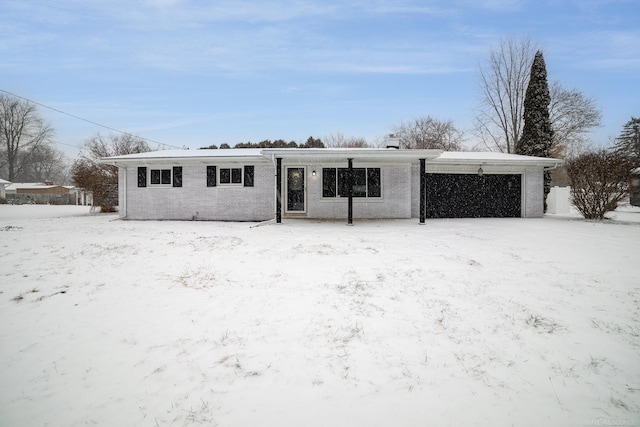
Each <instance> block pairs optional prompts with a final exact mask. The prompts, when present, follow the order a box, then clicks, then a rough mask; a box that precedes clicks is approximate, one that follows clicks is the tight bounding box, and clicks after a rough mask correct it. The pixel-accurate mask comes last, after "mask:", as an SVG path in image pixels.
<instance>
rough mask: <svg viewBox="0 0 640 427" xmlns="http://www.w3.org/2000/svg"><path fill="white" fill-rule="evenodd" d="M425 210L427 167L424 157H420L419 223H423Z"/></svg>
mask: <svg viewBox="0 0 640 427" xmlns="http://www.w3.org/2000/svg"><path fill="white" fill-rule="evenodd" d="M426 211H427V168H426V165H425V159H420V224H424V220H425V216H426Z"/></svg>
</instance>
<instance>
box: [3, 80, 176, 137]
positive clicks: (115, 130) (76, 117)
mask: <svg viewBox="0 0 640 427" xmlns="http://www.w3.org/2000/svg"><path fill="white" fill-rule="evenodd" d="M0 92H4V93H6V94H8V95H11V96H15V97H16V98H20V99H23V100H25V101H29V102H31V103H33V104H36V105H39V106H41V107H44V108H48V109H49V110H52V111H55V112H57V113H60V114H64V115H67V116H69V117H73V118H74V119H78V120H82V121H83V122H87V123H91V124H92V125H96V126H100V127H102V128H105V129H109V130H111V131H113V132H118V133H121V134H123V135H127V136H132V137H134V138H140V139H143V140H145V141H149V142H152V143H154V144H159V145H163V146H166V147H171V148H177V149H179V150H182V149H184V147H176V146H175V145H171V144H165V143H164V142H160V141H154V140H153V139H149V138H144V137H142V136H137V135H133V134H131V133H129V132H125V131H122V130H118V129H115V128H112V127H110V126H106V125H103V124H100V123H97V122H94V121H92V120H89V119H85V118H83V117H79V116H76V115H75V114H71V113H67V112H66V111H62V110H58V109H57V108H53V107H50V106H48V105H45V104H42V103H40V102H37V101H33V100H31V99H29V98H25V97H24V96H20V95H16V94H15V93H11V92H9V91H8V90H4V89H0ZM59 144H63V143H62V142H60V143H59ZM63 145H69V144H63ZM72 147H73V146H72Z"/></svg>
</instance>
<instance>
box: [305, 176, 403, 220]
mask: <svg viewBox="0 0 640 427" xmlns="http://www.w3.org/2000/svg"><path fill="white" fill-rule="evenodd" d="M326 167H335V166H332V165H328V166H326ZM338 167H344V166H342V165H340V166H338ZM362 167H379V168H380V173H381V175H382V177H381V178H382V197H381V198H360V197H354V199H353V217H354V218H368V219H375V218H411V194H410V193H411V192H410V191H407V189H408V188H410V186H411V166H410V165H409V164H407V165H406V166H403V165H398V166H380V165H373V164H358V165H354V168H362ZM312 170H316V172H317V173H316V176H315V177H314V176H312V175H311V172H312ZM347 214H348V207H347V198H346V197H345V198H341V197H331V198H322V166H316V167H315V168H311V167H309V168H307V218H322V219H331V218H337V219H342V218H344V219H346V218H347Z"/></svg>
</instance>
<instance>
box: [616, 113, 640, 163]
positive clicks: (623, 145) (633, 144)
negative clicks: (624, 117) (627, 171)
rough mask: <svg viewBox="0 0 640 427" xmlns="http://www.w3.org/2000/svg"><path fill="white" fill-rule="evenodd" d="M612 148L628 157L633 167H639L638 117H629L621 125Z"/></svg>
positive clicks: (639, 138)
mask: <svg viewBox="0 0 640 427" xmlns="http://www.w3.org/2000/svg"><path fill="white" fill-rule="evenodd" d="M613 150H614V151H615V152H616V153H618V154H621V155H623V156H626V157H628V158H629V160H630V161H631V164H632V165H633V167H640V118H636V117H631V120H629V121H628V122H627V123H626V124H625V125H624V126H623V127H622V132H620V136H619V137H617V138H616V143H615V145H614V146H613Z"/></svg>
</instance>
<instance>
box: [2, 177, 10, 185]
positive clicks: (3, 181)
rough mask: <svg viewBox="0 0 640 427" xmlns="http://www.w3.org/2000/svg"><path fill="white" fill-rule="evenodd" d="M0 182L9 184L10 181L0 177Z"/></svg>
mask: <svg viewBox="0 0 640 427" xmlns="http://www.w3.org/2000/svg"><path fill="white" fill-rule="evenodd" d="M0 184H4V185H9V184H11V182H10V181H7V180H6V179H2V178H0Z"/></svg>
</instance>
